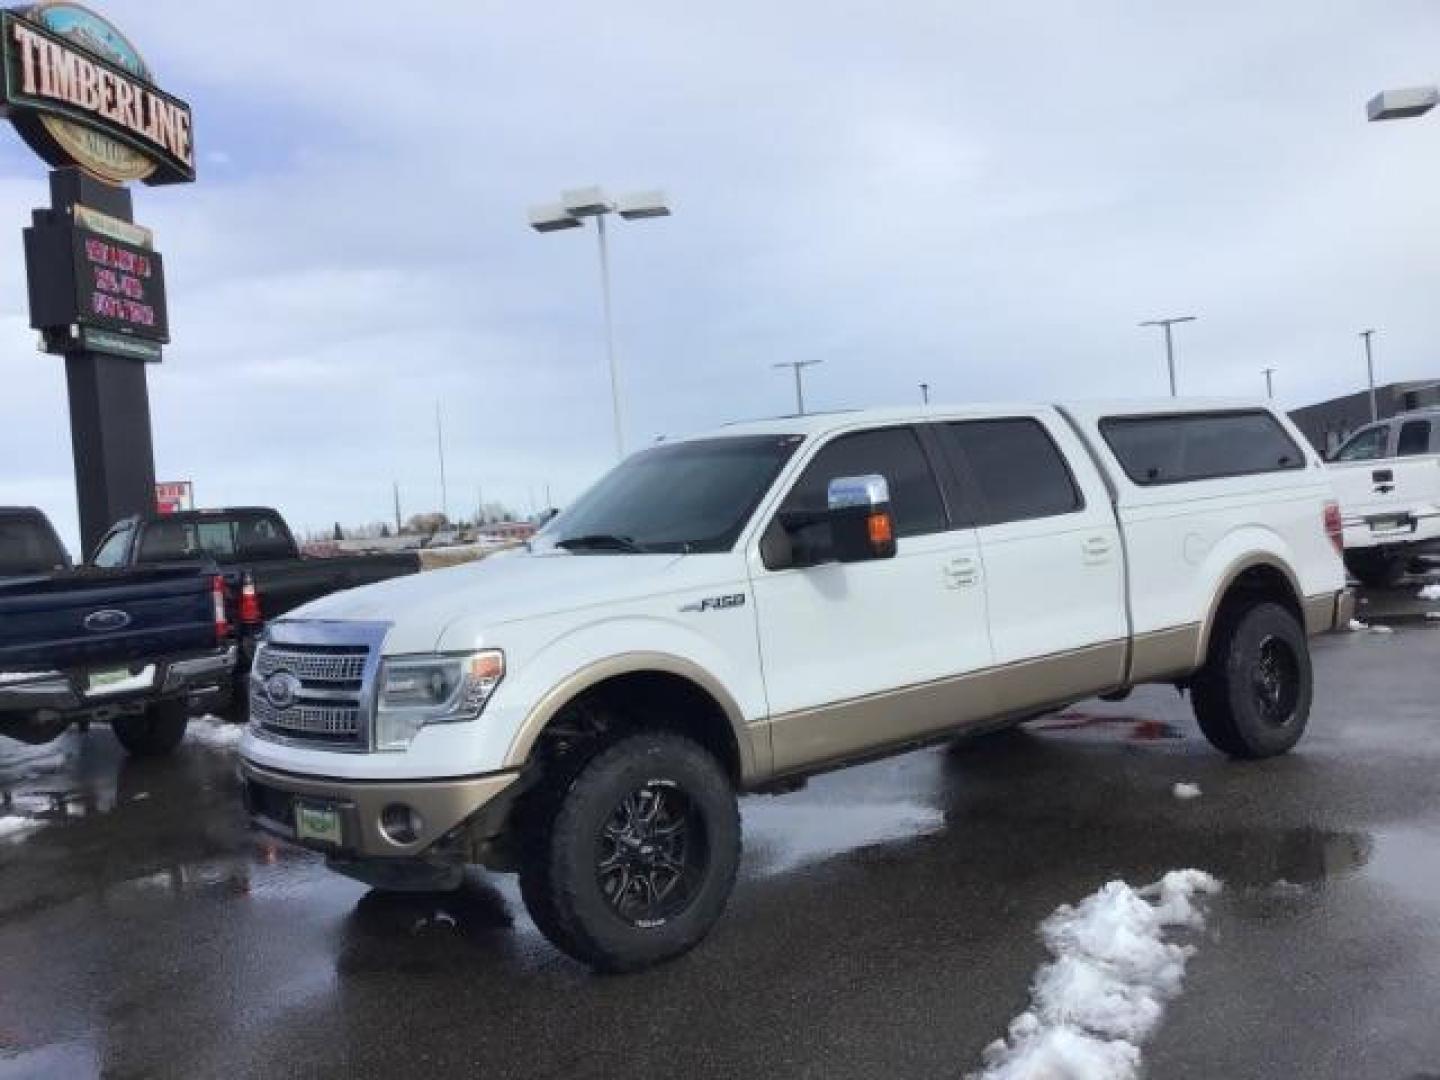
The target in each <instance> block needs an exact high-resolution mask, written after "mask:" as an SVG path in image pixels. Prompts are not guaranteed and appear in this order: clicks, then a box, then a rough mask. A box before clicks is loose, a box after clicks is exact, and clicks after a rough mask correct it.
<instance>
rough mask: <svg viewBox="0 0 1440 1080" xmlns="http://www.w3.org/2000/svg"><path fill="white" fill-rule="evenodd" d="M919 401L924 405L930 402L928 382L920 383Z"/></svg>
mask: <svg viewBox="0 0 1440 1080" xmlns="http://www.w3.org/2000/svg"><path fill="white" fill-rule="evenodd" d="M920 401H921V403H922V404H925V405H929V404H930V384H929V383H928V382H922V383H921V384H920Z"/></svg>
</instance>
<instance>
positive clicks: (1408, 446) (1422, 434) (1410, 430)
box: [1395, 420, 1430, 457]
mask: <svg viewBox="0 0 1440 1080" xmlns="http://www.w3.org/2000/svg"><path fill="white" fill-rule="evenodd" d="M1429 452H1430V421H1429V420H1406V421H1405V423H1404V424H1402V425H1401V426H1400V442H1399V444H1398V445H1397V447H1396V449H1395V455H1396V456H1397V457H1413V456H1414V455H1416V454H1428V453H1429Z"/></svg>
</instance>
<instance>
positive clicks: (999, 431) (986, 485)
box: [946, 417, 1084, 525]
mask: <svg viewBox="0 0 1440 1080" xmlns="http://www.w3.org/2000/svg"><path fill="white" fill-rule="evenodd" d="M946 426H947V427H948V428H949V431H950V436H951V438H953V439H954V440H955V443H956V445H958V446H959V448H960V450H961V452H962V453H963V454H964V456H965V460H966V462H967V463H968V464H969V466H970V471H971V472H972V473H973V474H974V478H975V483H976V485H977V486H978V487H979V488H980V495H981V497H982V498H983V499H984V502H985V507H984V511H983V516H982V518H981V520H980V521H979V522H977V524H982V525H998V524H1000V523H1001V522H1005V521H1028V520H1029V519H1031V518H1041V517H1052V516H1054V515H1056V514H1069V513H1073V512H1074V511H1076V510H1079V509H1081V508H1082V507H1083V506H1084V500H1083V499H1082V498H1081V496H1080V491H1079V489H1077V488H1076V487H1075V480H1074V478H1073V477H1072V476H1071V475H1070V468H1069V466H1068V465H1066V464H1065V459H1064V457H1062V456H1061V454H1060V449H1059V447H1057V446H1056V445H1055V440H1054V439H1052V438H1051V437H1050V433H1049V432H1048V431H1046V430H1045V428H1044V427H1043V426H1042V425H1041V424H1040V423H1039V422H1038V421H1036V420H1031V419H1028V418H1025V417H1019V418H1016V419H1014V420H966V421H963V422H961V423H955V424H948V425H946Z"/></svg>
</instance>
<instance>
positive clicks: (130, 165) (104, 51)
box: [0, 0, 195, 551]
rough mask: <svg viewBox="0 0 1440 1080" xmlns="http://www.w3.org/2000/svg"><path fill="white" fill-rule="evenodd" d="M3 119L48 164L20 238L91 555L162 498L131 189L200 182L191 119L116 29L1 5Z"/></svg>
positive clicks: (160, 285) (157, 335) (150, 266)
mask: <svg viewBox="0 0 1440 1080" xmlns="http://www.w3.org/2000/svg"><path fill="white" fill-rule="evenodd" d="M0 117H3V118H5V119H8V120H9V121H10V122H11V123H12V124H13V125H14V126H15V130H16V131H17V132H18V133H19V134H20V137H21V138H22V139H24V140H25V142H26V144H27V145H28V146H29V147H30V148H31V149H32V150H34V151H35V153H37V154H38V155H40V157H41V158H42V159H43V160H44V161H45V162H46V163H47V164H49V165H51V166H53V169H52V170H51V173H50V205H49V206H48V207H45V208H41V209H37V210H35V211H34V212H33V215H32V222H31V224H30V226H29V227H28V228H26V229H25V231H24V232H25V263H26V270H27V285H28V290H29V294H30V325H31V326H32V327H34V328H35V329H36V330H38V331H40V347H41V348H42V349H43V350H44V351H46V352H49V353H55V354H59V355H61V356H63V357H64V358H65V380H66V384H67V386H68V389H69V396H70V437H71V444H72V448H73V451H74V459H75V487H76V492H77V495H78V497H79V503H80V507H79V508H80V534H81V540H82V543H83V544H84V547H85V549H86V550H87V551H88V550H91V549H92V548H93V546H94V545H95V543H96V542H97V541H98V540H99V538H100V537H101V536H102V535H103V534H104V532H105V530H106V529H107V528H108V527H109V526H110V524H111V523H112V522H114V521H115V520H117V519H119V518H121V517H125V516H127V515H129V514H139V513H149V512H151V511H152V509H153V507H154V506H155V502H156V492H155V455H154V441H153V438H152V436H151V431H150V398H149V389H148V387H147V385H146V375H145V370H146V365H145V362H147V361H148V362H152V363H153V362H156V361H159V360H160V359H161V347H162V346H164V345H165V344H167V343H168V342H169V341H170V318H169V310H168V305H167V304H166V299H165V262H164V260H163V259H162V258H161V256H160V253H159V252H158V251H157V250H156V249H155V240H154V237H153V235H152V234H151V231H150V230H149V229H147V228H145V227H144V226H142V225H137V224H136V223H135V220H134V207H133V202H132V199H131V192H130V190H129V188H128V187H127V186H126V185H128V184H133V183H144V184H180V183H187V182H189V181H192V180H194V179H195V128H194V123H193V119H192V117H191V114H190V106H189V105H187V104H186V103H185V102H183V101H181V100H180V99H179V98H178V97H176V96H175V95H173V94H170V93H167V92H166V91H165V90H163V89H162V88H161V87H160V86H159V85H158V84H157V82H156V79H155V76H154V73H153V72H152V71H151V70H150V67H149V65H148V64H146V63H145V60H144V59H143V58H142V57H141V55H140V51H139V50H138V49H137V48H135V46H134V45H133V44H131V42H130V39H129V38H127V37H126V36H125V35H124V34H123V33H121V31H120V29H119V28H118V27H116V26H115V25H113V24H112V23H111V22H110V21H109V20H107V19H105V18H104V17H103V16H101V15H99V14H97V13H96V12H94V11H91V10H90V9H89V8H87V7H84V6H83V5H81V4H77V3H72V2H70V0H43V2H41V3H35V4H30V5H28V6H25V7H16V8H8V9H0Z"/></svg>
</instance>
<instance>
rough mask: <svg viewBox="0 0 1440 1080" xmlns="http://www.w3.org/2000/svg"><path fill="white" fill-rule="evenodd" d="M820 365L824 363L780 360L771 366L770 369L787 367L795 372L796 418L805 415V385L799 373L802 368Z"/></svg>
mask: <svg viewBox="0 0 1440 1080" xmlns="http://www.w3.org/2000/svg"><path fill="white" fill-rule="evenodd" d="M821 363H824V361H823V360H782V361H781V362H780V363H778V364H772V365H771V366H772V367H777V368H787V367H788V368H791V369H793V370H794V372H795V415H796V416H804V415H805V384H804V383H803V382H802V381H801V378H800V372H801V370H802V369H804V368H807V367H810V366H812V365H814V364H821Z"/></svg>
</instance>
